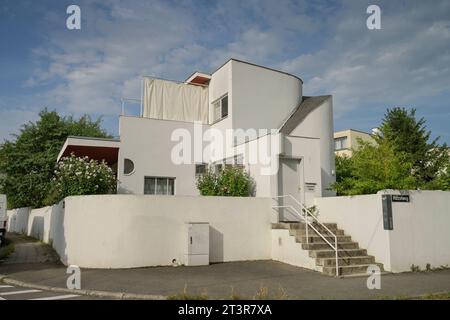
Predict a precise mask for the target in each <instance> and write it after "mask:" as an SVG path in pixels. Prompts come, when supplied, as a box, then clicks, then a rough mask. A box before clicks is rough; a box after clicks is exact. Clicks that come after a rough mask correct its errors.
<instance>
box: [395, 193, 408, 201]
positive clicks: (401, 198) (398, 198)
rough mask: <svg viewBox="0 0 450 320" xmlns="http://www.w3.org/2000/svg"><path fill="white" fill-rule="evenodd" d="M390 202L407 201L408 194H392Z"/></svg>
mask: <svg viewBox="0 0 450 320" xmlns="http://www.w3.org/2000/svg"><path fill="white" fill-rule="evenodd" d="M392 202H409V195H407V194H404V195H403V194H402V195H399V194H393V195H392Z"/></svg>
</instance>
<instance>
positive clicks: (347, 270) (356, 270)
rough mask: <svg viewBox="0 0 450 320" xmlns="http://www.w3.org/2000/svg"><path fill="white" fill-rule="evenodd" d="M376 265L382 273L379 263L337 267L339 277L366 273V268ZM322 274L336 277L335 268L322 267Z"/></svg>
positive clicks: (381, 266)
mask: <svg viewBox="0 0 450 320" xmlns="http://www.w3.org/2000/svg"><path fill="white" fill-rule="evenodd" d="M374 264H375V265H377V266H379V267H380V269H381V271H383V265H382V264H380V263H368V264H360V265H350V266H339V275H340V276H346V275H351V274H363V273H366V272H367V268H368V267H369V266H371V265H374ZM322 272H323V273H324V274H327V275H330V276H334V275H336V267H334V266H333V267H323V268H322Z"/></svg>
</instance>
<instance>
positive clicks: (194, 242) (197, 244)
mask: <svg viewBox="0 0 450 320" xmlns="http://www.w3.org/2000/svg"><path fill="white" fill-rule="evenodd" d="M185 250H186V251H185V252H186V253H185V256H184V258H185V259H184V260H185V265H187V266H204V265H208V264H209V223H208V222H187V223H186V249H185Z"/></svg>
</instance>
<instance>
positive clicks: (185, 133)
mask: <svg viewBox="0 0 450 320" xmlns="http://www.w3.org/2000/svg"><path fill="white" fill-rule="evenodd" d="M302 87H303V82H302V80H301V79H300V78H298V77H296V76H294V75H291V74H288V73H286V72H282V71H279V70H274V69H270V68H266V67H263V66H258V65H255V64H252V63H247V62H243V61H239V60H236V59H230V60H229V61H227V62H226V63H225V64H223V65H222V66H221V67H220V68H218V69H217V70H216V71H214V72H213V73H212V74H205V73H199V72H195V73H194V74H192V75H191V76H190V77H189V78H188V79H187V80H186V81H184V82H181V83H180V82H174V81H167V80H161V79H156V78H150V77H144V78H143V81H142V101H141V114H140V116H125V115H122V116H121V117H120V121H119V135H120V138H119V139H117V140H103V139H91V138H84V137H69V138H68V139H67V141H66V143H65V144H64V146H63V148H62V150H61V152H60V155H59V158H58V160H59V159H60V158H61V157H63V156H67V155H69V154H71V153H74V154H75V155H77V156H89V157H90V158H94V159H98V160H102V159H104V160H105V161H107V162H108V163H109V164H110V165H111V166H112V167H113V168H114V169H115V170H116V171H117V179H118V193H122V194H137V195H139V194H152V195H182V196H186V195H188V196H195V195H198V194H199V193H198V190H197V188H196V176H197V175H198V174H200V173H202V172H204V171H205V169H206V167H207V166H211V165H212V166H214V167H215V168H220V167H221V166H223V165H230V164H237V165H242V166H244V167H245V169H246V170H247V171H248V172H249V174H250V175H251V176H252V178H253V179H254V181H255V185H256V190H255V195H256V196H258V197H273V196H276V195H280V194H291V195H293V196H295V197H296V198H297V199H299V200H300V201H302V202H303V203H305V204H307V205H308V204H313V199H314V197H323V196H331V195H334V194H333V192H332V191H330V190H329V188H330V185H331V184H332V183H333V182H334V181H335V177H334V169H335V165H334V145H333V110H332V97H331V96H329V95H325V96H317V97H307V96H304V95H303V88H302ZM230 132H231V133H232V136H230ZM220 136H221V137H222V138H224V140H225V141H223V140H221V139H219V138H218V137H220ZM269 155H271V160H272V161H271V162H270V163H269V162H268V161H267V160H268V158H269Z"/></svg>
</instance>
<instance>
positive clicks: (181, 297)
mask: <svg viewBox="0 0 450 320" xmlns="http://www.w3.org/2000/svg"><path fill="white" fill-rule="evenodd" d="M167 300H208V294H207V293H206V291H205V292H202V293H200V294H190V293H188V292H187V285H184V289H183V291H182V292H180V293H177V294H174V295H170V296H168V297H167Z"/></svg>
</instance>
